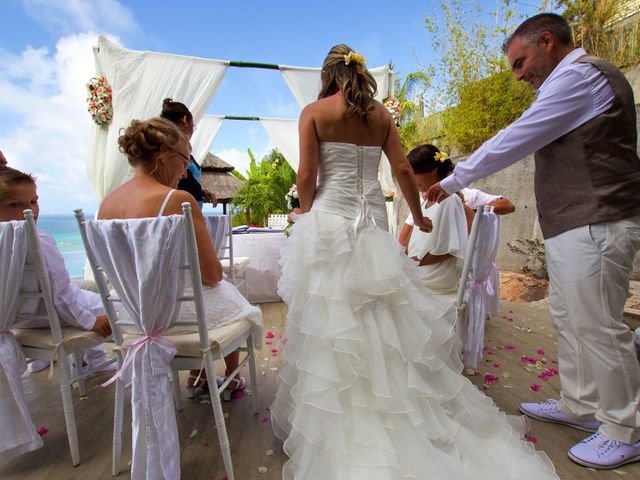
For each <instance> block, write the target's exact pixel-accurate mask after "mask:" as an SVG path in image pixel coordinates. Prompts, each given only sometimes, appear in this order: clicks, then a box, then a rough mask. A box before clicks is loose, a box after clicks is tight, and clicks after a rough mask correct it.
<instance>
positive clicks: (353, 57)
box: [344, 51, 367, 67]
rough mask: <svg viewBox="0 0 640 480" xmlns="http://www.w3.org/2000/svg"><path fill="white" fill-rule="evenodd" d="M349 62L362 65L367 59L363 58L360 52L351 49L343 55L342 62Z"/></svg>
mask: <svg viewBox="0 0 640 480" xmlns="http://www.w3.org/2000/svg"><path fill="white" fill-rule="evenodd" d="M351 62H353V63H359V64H360V65H362V66H363V67H364V66H365V65H366V64H367V59H366V58H364V55H362V54H361V53H358V52H354V51H351V52H349V53H348V54H347V55H345V56H344V63H345V65H349V64H350V63H351Z"/></svg>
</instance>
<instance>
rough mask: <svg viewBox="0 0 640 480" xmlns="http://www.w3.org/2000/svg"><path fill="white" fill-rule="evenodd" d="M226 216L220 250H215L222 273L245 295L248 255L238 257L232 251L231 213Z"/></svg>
mask: <svg viewBox="0 0 640 480" xmlns="http://www.w3.org/2000/svg"><path fill="white" fill-rule="evenodd" d="M225 216H226V217H227V230H226V232H225V238H224V240H223V241H222V245H221V247H220V250H216V253H217V254H218V258H219V259H220V263H222V268H223V269H224V273H225V274H227V275H228V276H229V278H231V283H233V284H234V285H235V286H236V287H237V288H238V290H240V291H241V292H242V294H243V295H244V296H245V298H248V297H247V275H246V274H247V266H248V265H249V257H238V256H236V255H234V252H233V222H232V217H231V213H227V214H226V215H225Z"/></svg>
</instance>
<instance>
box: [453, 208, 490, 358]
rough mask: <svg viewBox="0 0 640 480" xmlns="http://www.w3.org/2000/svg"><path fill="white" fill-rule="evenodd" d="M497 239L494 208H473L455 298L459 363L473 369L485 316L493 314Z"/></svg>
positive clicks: (482, 334)
mask: <svg viewBox="0 0 640 480" xmlns="http://www.w3.org/2000/svg"><path fill="white" fill-rule="evenodd" d="M499 237H500V218H499V217H498V216H497V215H496V214H495V212H494V211H493V207H490V206H488V205H487V206H484V207H478V208H477V209H476V213H475V216H474V218H473V223H472V226H471V233H470V234H469V242H468V244H467V252H466V256H465V259H464V266H463V268H462V275H461V277H460V284H459V287H458V294H457V298H456V310H457V318H456V327H457V328H458V329H459V335H460V338H461V340H462V343H463V347H462V360H463V363H464V365H465V367H467V368H476V367H477V366H478V363H479V362H480V360H481V359H482V351H483V348H484V328H485V323H486V318H487V315H495V314H496V313H497V305H498V286H499V280H496V276H497V275H498V272H497V269H496V267H495V265H494V263H493V262H494V260H495V257H496V254H497V252H498V241H499Z"/></svg>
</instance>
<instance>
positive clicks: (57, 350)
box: [0, 210, 111, 466]
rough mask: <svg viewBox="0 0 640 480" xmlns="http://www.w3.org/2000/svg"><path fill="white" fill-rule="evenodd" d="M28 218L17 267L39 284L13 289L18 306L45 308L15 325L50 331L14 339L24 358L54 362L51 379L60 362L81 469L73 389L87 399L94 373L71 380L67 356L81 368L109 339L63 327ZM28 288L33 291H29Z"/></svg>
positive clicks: (70, 434) (15, 332)
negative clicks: (35, 324)
mask: <svg viewBox="0 0 640 480" xmlns="http://www.w3.org/2000/svg"><path fill="white" fill-rule="evenodd" d="M24 215H25V227H26V234H27V235H26V237H27V242H26V245H27V250H26V260H25V262H24V265H23V267H20V266H19V265H17V266H16V268H23V271H24V275H26V276H29V275H33V274H35V278H34V280H36V281H34V282H29V284H28V285H25V283H26V282H25V281H24V280H25V278H24V275H23V277H22V279H21V281H19V282H18V283H17V284H14V285H13V286H12V287H13V288H15V289H16V290H17V289H20V291H19V292H18V302H24V301H33V300H34V299H35V300H36V301H39V302H41V303H42V304H43V305H44V308H39V309H38V310H37V313H33V314H31V313H30V314H27V313H17V314H15V316H14V318H15V321H14V322H12V323H18V322H21V321H25V320H26V321H29V320H41V321H46V322H48V323H49V328H14V329H12V330H11V335H12V336H13V338H14V339H15V341H16V342H17V343H18V344H19V345H20V346H21V347H22V352H24V355H26V356H27V357H28V358H32V359H43V360H49V361H50V362H51V367H50V368H51V370H50V376H51V375H52V374H53V372H54V366H53V363H54V360H57V369H56V370H57V373H58V383H59V384H60V394H61V396H62V405H63V411H64V417H65V423H66V427H67V438H68V441H69V450H70V452H71V461H72V463H73V466H77V465H79V464H80V448H79V445H78V431H77V428H76V420H75V414H74V408H73V400H72V397H71V386H72V385H73V383H75V382H78V384H79V390H80V395H81V396H83V395H85V386H84V379H85V378H86V377H87V376H89V375H91V374H92V373H93V371H90V372H86V373H83V374H82V373H81V374H77V375H74V376H71V373H70V369H69V364H68V360H67V355H71V356H72V357H73V358H74V361H75V364H76V365H77V366H80V365H81V364H82V352H83V351H84V350H87V349H89V348H91V347H94V346H97V345H100V344H102V343H104V342H105V339H104V338H103V337H101V336H100V335H98V334H96V333H94V332H92V331H87V330H82V329H79V328H75V327H64V328H63V327H61V326H60V320H59V318H58V314H57V312H56V310H55V307H54V303H53V295H52V291H51V284H50V282H49V273H48V271H47V267H46V264H45V260H44V257H43V254H42V248H41V246H40V239H39V237H38V230H37V227H36V224H35V220H34V217H33V212H32V211H31V210H25V213H24ZM0 225H1V224H0ZM2 258H3V261H2V263H3V264H4V262H5V256H4V252H3V257H2ZM10 287H11V286H10ZM5 288H6V287H4V286H3V287H2V290H5ZM27 288H28V289H29V290H31V291H25V290H26V289H27ZM32 288H35V290H32ZM21 355H22V353H21ZM0 357H2V355H0ZM109 363H111V362H107V363H105V364H102V365H98V366H96V368H94V370H96V369H102V368H104V367H105V366H106V365H108V364H109ZM81 371H82V369H81V368H77V369H76V372H81ZM20 373H21V372H20ZM25 405H26V404H25ZM25 408H26V406H25ZM4 413H5V412H2V414H4Z"/></svg>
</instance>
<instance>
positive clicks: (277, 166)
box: [231, 148, 296, 225]
mask: <svg viewBox="0 0 640 480" xmlns="http://www.w3.org/2000/svg"><path fill="white" fill-rule="evenodd" d="M247 152H248V154H249V158H250V159H251V161H250V163H249V170H248V171H247V172H246V173H245V175H242V174H241V173H239V172H237V171H235V170H234V171H233V172H232V173H233V175H235V176H236V177H237V178H238V179H240V180H242V181H243V182H244V183H243V185H242V187H240V189H239V190H238V192H237V193H236V195H235V197H234V198H233V200H232V202H231V211H232V213H233V214H234V222H233V223H234V225H240V224H242V223H246V224H252V225H254V224H258V225H266V223H267V218H268V216H269V214H270V213H288V212H289V210H288V208H287V201H286V199H285V195H286V193H287V192H288V191H289V188H291V185H293V184H294V183H295V181H296V173H295V172H294V170H293V169H292V168H291V167H290V166H289V164H288V163H287V161H286V160H285V159H284V157H283V156H282V154H281V153H280V152H279V151H278V150H277V149H275V148H274V149H273V150H271V152H269V153H268V154H267V155H266V156H265V157H264V158H263V159H262V160H261V161H260V163H258V162H257V161H256V159H255V156H254V154H253V152H252V151H251V149H248V150H247Z"/></svg>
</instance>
